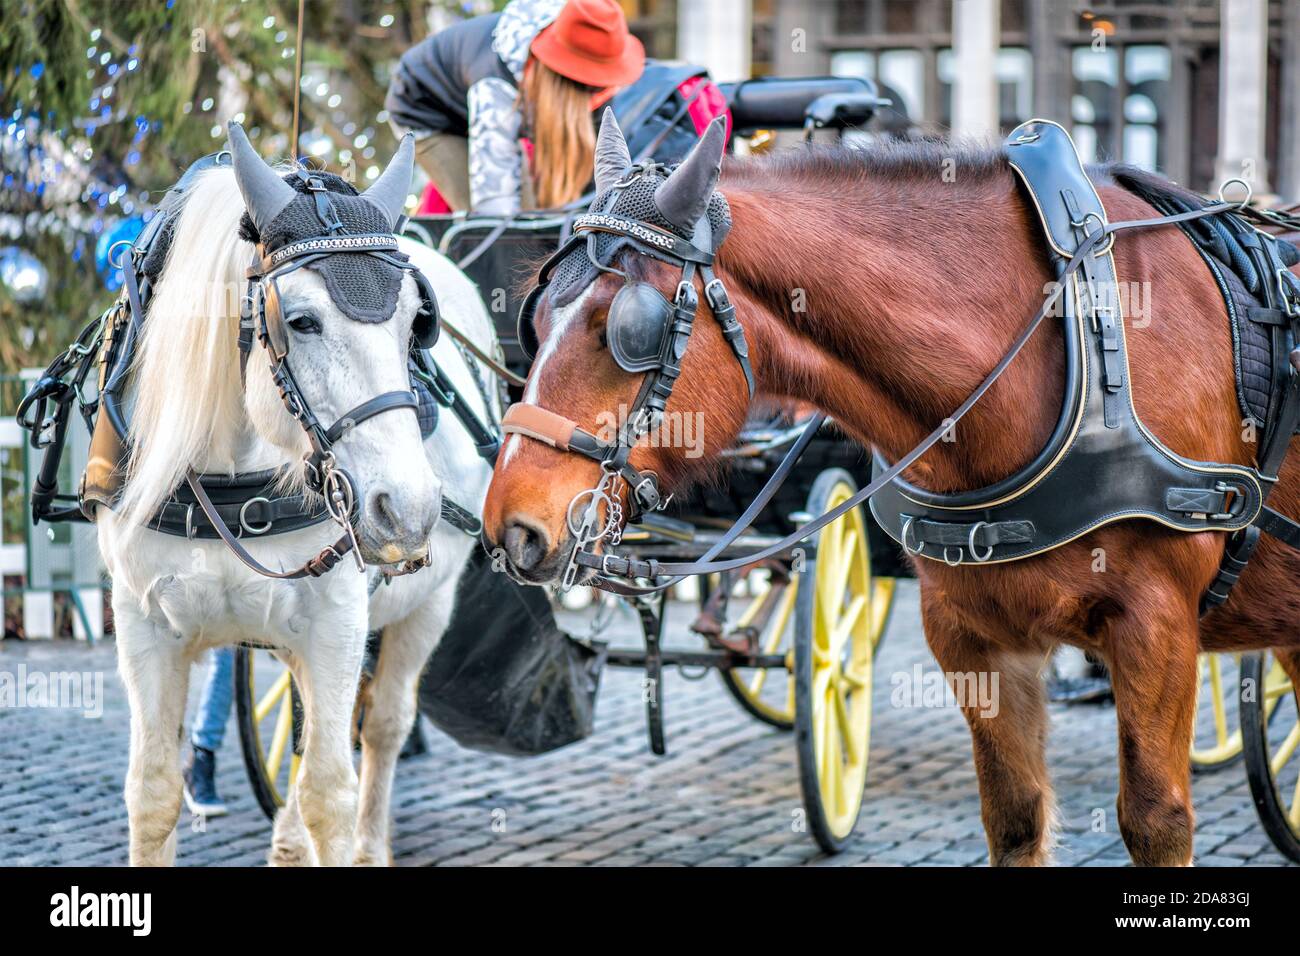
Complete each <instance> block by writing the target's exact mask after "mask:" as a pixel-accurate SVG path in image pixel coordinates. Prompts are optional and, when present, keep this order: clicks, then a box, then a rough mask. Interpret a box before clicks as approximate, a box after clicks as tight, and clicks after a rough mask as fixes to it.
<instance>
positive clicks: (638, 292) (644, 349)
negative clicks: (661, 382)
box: [605, 281, 673, 372]
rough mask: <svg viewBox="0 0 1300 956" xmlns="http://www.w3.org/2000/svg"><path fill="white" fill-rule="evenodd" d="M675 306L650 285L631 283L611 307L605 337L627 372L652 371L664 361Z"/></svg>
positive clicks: (616, 296) (621, 291)
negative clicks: (666, 336)
mask: <svg viewBox="0 0 1300 956" xmlns="http://www.w3.org/2000/svg"><path fill="white" fill-rule="evenodd" d="M672 315H673V307H672V303H670V302H669V301H668V300H667V299H665V298H664V297H663V295H662V294H661V293H660V292H659V290H658V289H656V288H655V287H654V286H652V285H650V284H649V283H647V282H636V281H632V282H628V283H627V284H626V285H625V286H623V288H621V289H619V290H618V294H617V295H615V296H614V301H613V302H611V303H610V304H609V314H608V318H607V319H606V323H605V337H606V339H607V340H608V342H609V351H610V354H611V355H613V356H614V361H615V362H617V363H618V365H619V368H621V369H623V370H624V371H625V372H648V371H650V370H651V369H653V368H658V367H659V365H660V362H661V361H662V358H663V348H664V336H665V335H666V334H667V332H668V325H669V322H670V321H671V319H672Z"/></svg>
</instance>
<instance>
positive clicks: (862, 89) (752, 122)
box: [719, 76, 887, 136]
mask: <svg viewBox="0 0 1300 956" xmlns="http://www.w3.org/2000/svg"><path fill="white" fill-rule="evenodd" d="M719 88H720V89H721V90H722V92H723V94H724V95H725V96H726V97H727V101H728V102H729V103H730V104H731V118H732V121H733V123H734V124H735V132H736V133H737V134H739V135H741V136H749V135H752V134H753V133H755V132H756V131H758V130H760V129H802V128H803V126H804V123H805V121H806V120H807V119H808V118H809V116H810V110H811V109H812V107H813V106H814V105H816V106H817V109H818V113H819V115H821V116H823V117H824V122H819V123H818V124H817V125H819V126H829V127H842V126H847V125H861V124H862V123H865V122H867V121H868V120H869V119H871V117H872V116H873V115H875V112H876V110H877V109H878V108H879V107H880V106H883V105H886V102H887V101H884V100H882V99H881V98H880V96H879V93H878V91H877V89H876V85H875V84H874V83H872V82H871V81H870V80H868V79H867V78H866V77H861V76H817V77H761V78H759V79H756V80H744V81H743V82H740V83H720V84H719ZM813 118H814V120H816V119H817V117H813Z"/></svg>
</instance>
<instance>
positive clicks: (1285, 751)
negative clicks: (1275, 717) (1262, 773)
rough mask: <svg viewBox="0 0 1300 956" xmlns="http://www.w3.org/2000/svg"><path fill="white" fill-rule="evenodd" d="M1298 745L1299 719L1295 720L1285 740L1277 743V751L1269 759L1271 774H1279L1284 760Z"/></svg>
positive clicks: (1290, 755)
mask: <svg viewBox="0 0 1300 956" xmlns="http://www.w3.org/2000/svg"><path fill="white" fill-rule="evenodd" d="M1297 746H1300V720H1297V721H1296V724H1295V726H1294V727H1292V728H1291V732H1290V733H1289V734H1287V735H1286V740H1284V741H1282V743H1281V744H1279V745H1278V748H1277V752H1276V753H1274V754H1273V759H1272V760H1270V761H1269V766H1271V767H1272V768H1273V776H1274V777H1276V776H1279V775H1280V774H1281V773H1282V768H1283V767H1285V766H1286V762H1287V761H1288V760H1290V759H1291V757H1292V756H1293V755H1294V754H1295V751H1296V747H1297Z"/></svg>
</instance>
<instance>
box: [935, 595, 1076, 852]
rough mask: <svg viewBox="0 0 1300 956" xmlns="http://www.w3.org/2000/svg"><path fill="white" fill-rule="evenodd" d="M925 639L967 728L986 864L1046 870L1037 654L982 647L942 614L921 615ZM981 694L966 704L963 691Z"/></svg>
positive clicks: (1046, 793)
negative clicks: (955, 696)
mask: <svg viewBox="0 0 1300 956" xmlns="http://www.w3.org/2000/svg"><path fill="white" fill-rule="evenodd" d="M927 603H928V602H927ZM925 636H926V640H927V642H928V643H929V645H930V649H931V650H932V651H933V652H934V656H935V659H936V660H937V661H938V662H939V666H940V667H942V668H943V669H944V673H945V674H946V675H947V676H948V681H949V683H950V684H951V685H952V686H953V688H954V690H956V691H957V692H958V703H959V704H961V708H962V714H963V716H965V718H966V722H967V724H969V725H970V732H971V743H972V746H973V749H974V752H975V772H976V774H977V775H978V777H979V786H980V816H981V818H982V819H983V821H984V832H985V834H986V835H987V837H988V843H989V863H990V864H992V865H993V866H1040V865H1042V864H1044V863H1048V862H1050V857H1051V849H1052V844H1053V837H1052V825H1053V823H1054V822H1055V815H1056V810H1055V802H1054V798H1053V795H1052V784H1051V781H1050V780H1049V778H1048V776H1047V763H1046V760H1045V749H1046V742H1047V706H1046V696H1045V693H1044V690H1043V681H1042V677H1041V673H1040V672H1041V670H1042V667H1043V661H1044V654H1043V653H1042V652H1041V651H1033V650H1028V649H1026V650H1023V651H1022V650H1018V649H1017V650H1012V649H1008V648H1005V647H1002V646H995V645H992V644H989V643H988V642H986V641H985V640H983V639H982V638H980V637H978V636H977V635H975V634H974V633H972V632H970V631H969V630H967V629H966V628H964V627H962V626H960V625H959V624H956V623H955V622H951V621H949V620H948V619H947V616H946V615H944V614H943V613H942V612H937V613H936V612H934V611H931V612H929V613H926V614H925ZM981 686H982V687H985V688H987V689H988V690H989V691H991V692H992V693H991V695H983V694H981V695H979V696H981V697H983V698H984V699H983V700H978V699H977V700H971V699H970V696H971V695H970V692H969V691H970V688H972V687H981Z"/></svg>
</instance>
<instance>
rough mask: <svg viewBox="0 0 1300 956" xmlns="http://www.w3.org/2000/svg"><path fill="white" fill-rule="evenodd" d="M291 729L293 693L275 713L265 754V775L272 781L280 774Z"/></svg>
mask: <svg viewBox="0 0 1300 956" xmlns="http://www.w3.org/2000/svg"><path fill="white" fill-rule="evenodd" d="M285 673H286V674H287V673H288V672H287V671H286V672H285ZM292 730H293V695H292V694H290V695H287V696H286V697H285V699H284V703H282V704H281V705H280V712H279V714H277V715H276V718H275V733H274V734H272V736H271V747H270V749H269V750H268V752H267V755H266V776H267V779H268V780H270V781H271V782H272V783H274V782H275V778H276V777H278V776H279V775H280V764H281V763H282V762H283V761H284V751H285V748H286V746H287V745H288V743H289V735H290V731H292Z"/></svg>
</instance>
